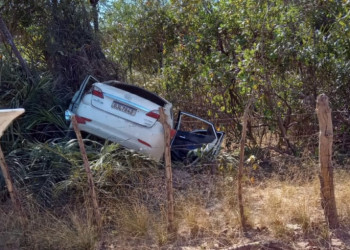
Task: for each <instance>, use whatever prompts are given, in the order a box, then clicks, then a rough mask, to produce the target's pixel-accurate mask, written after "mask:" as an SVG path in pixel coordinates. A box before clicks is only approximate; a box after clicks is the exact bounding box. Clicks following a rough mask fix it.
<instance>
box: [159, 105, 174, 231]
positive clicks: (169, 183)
mask: <svg viewBox="0 0 350 250" xmlns="http://www.w3.org/2000/svg"><path fill="white" fill-rule="evenodd" d="M159 114H160V119H159V120H160V122H161V123H162V125H163V128H164V142H165V143H164V161H165V177H166V189H167V208H168V232H174V191H173V173H172V169H171V152H170V131H171V127H170V125H169V124H168V122H167V115H166V114H165V113H164V109H163V108H162V107H160V108H159Z"/></svg>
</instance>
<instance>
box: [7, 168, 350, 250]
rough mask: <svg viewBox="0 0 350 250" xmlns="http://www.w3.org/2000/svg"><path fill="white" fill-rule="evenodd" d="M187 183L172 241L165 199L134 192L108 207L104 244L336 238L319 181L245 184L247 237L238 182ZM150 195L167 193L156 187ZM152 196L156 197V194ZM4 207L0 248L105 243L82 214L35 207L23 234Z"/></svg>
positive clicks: (348, 177) (206, 179) (348, 193)
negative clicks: (322, 203)
mask: <svg viewBox="0 0 350 250" xmlns="http://www.w3.org/2000/svg"><path fill="white" fill-rule="evenodd" d="M159 176H160V177H161V175H159ZM187 178H188V181H189V183H187V185H186V189H181V188H180V189H177V190H175V204H176V208H175V212H176V214H175V224H176V229H177V231H176V233H175V235H171V234H169V233H168V232H167V230H166V228H167V224H166V216H165V215H166V213H165V212H166V211H165V207H166V203H165V200H164V196H162V195H159V197H158V198H156V199H153V200H152V202H151V203H150V202H149V201H151V199H150V198H144V197H141V196H140V192H139V190H137V191H133V192H130V193H129V196H128V197H127V198H125V197H124V198H123V199H116V200H115V201H113V202H112V201H110V202H109V203H103V204H104V205H103V208H102V209H103V217H104V228H103V235H104V236H103V241H104V242H105V243H106V244H107V245H108V246H109V247H110V248H109V249H123V248H128V249H130V248H131V249H136V248H139V247H141V248H145V249H146V248H158V247H164V248H180V247H182V246H196V247H198V248H201V247H202V248H207V249H212V248H221V247H228V246H233V245H236V244H242V243H246V242H251V241H263V240H270V239H279V240H281V241H284V242H288V243H290V244H294V245H295V246H297V244H298V242H300V241H305V239H308V241H310V240H312V242H313V244H315V245H316V246H319V247H326V246H328V247H329V246H331V239H332V238H333V239H334V237H335V236H334V234H333V233H332V232H331V231H329V230H328V228H327V226H326V223H325V221H324V216H323V212H322V209H321V207H320V195H319V181H318V178H317V177H315V178H313V179H311V180H307V181H306V180H305V178H303V180H299V181H298V180H296V179H295V178H294V179H293V181H290V180H284V181H281V180H279V178H268V179H263V180H259V181H255V183H253V184H252V183H250V182H246V183H245V185H244V195H243V197H244V201H245V212H246V216H247V219H248V224H249V230H248V234H249V237H246V236H244V235H243V234H242V233H241V232H240V230H239V225H240V223H239V216H238V209H237V200H236V196H237V194H236V183H235V181H234V178H232V177H231V176H230V175H229V174H224V175H221V176H211V175H206V174H197V175H193V176H191V177H186V178H185V179H187ZM163 181H164V180H163V179H159V182H163ZM152 182H155V180H152ZM335 182H336V185H335V186H336V200H337V206H338V213H339V218H340V221H341V227H342V228H344V231H346V230H348V229H349V228H350V219H349V218H350V199H349V197H350V174H349V173H348V172H345V171H338V172H337V173H336V175H335ZM156 185H157V184H155V186H156ZM142 188H143V190H142V192H143V194H144V193H147V187H142ZM152 192H155V193H161V192H165V190H164V189H163V188H159V189H158V190H157V189H154V186H153V187H152ZM149 195H150V194H149ZM150 197H156V196H155V195H154V193H152V196H150ZM1 209H2V211H0V212H1V216H0V225H1V226H0V249H17V248H23V249H96V248H97V247H96V246H98V244H100V243H99V241H101V238H99V234H98V233H97V231H96V229H95V227H94V226H93V225H92V224H91V223H90V221H92V220H91V218H90V216H88V215H89V213H87V212H86V211H85V209H67V208H62V210H61V211H60V212H59V215H57V214H53V213H52V212H48V211H45V210H43V209H41V208H37V207H35V206H31V208H30V209H29V215H30V219H29V222H28V226H27V228H26V229H25V230H22V229H21V225H20V222H19V221H18V219H17V218H16V216H15V215H14V214H13V213H12V212H9V209H8V207H6V208H5V206H3V207H1ZM4 215H5V216H4ZM174 236H175V237H174ZM344 241H346V239H345V240H344ZM327 244H328V245H327ZM142 246H143V247H142ZM107 249H108V248H107Z"/></svg>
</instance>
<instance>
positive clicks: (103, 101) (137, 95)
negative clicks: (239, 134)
mask: <svg viewBox="0 0 350 250" xmlns="http://www.w3.org/2000/svg"><path fill="white" fill-rule="evenodd" d="M160 107H163V108H164V112H165V114H166V115H167V117H168V124H170V126H171V128H172V133H171V134H172V159H173V160H175V161H184V160H185V159H190V160H191V161H193V160H194V159H197V158H198V157H200V156H201V155H203V154H204V153H205V154H206V155H210V156H212V157H214V156H216V155H217V154H218V152H219V150H220V145H221V143H222V140H223V137H224V133H223V132H218V131H216V130H215V127H214V125H213V124H212V123H210V122H208V121H206V120H204V119H201V118H199V117H196V116H194V115H192V114H189V113H185V112H180V114H179V117H178V120H177V124H176V126H175V127H174V126H173V124H174V122H173V112H172V104H171V103H170V102H168V101H167V100H165V99H163V98H161V97H160V96H158V95H156V94H154V93H151V92H149V91H147V90H145V89H143V88H140V87H138V86H135V85H131V84H126V83H122V82H119V81H114V80H113V81H106V82H99V81H98V80H97V79H96V78H94V77H92V76H88V77H86V78H85V80H84V81H83V83H82V84H81V86H80V89H79V90H78V91H77V92H76V93H75V95H74V96H73V99H72V102H71V104H70V106H69V109H68V110H67V111H66V113H65V115H66V120H68V121H69V120H70V117H71V115H73V114H74V115H75V116H76V119H77V122H78V127H79V129H80V130H82V131H85V132H88V133H90V134H93V135H96V136H98V137H101V138H104V139H107V140H110V141H113V142H116V143H119V144H120V145H122V146H124V147H126V148H129V149H133V150H135V151H137V152H140V153H143V154H145V155H148V156H150V157H151V158H153V159H154V160H156V161H159V160H160V159H161V158H162V156H163V154H164V130H163V126H162V124H161V123H160V122H159V121H158V119H159V111H158V110H159V108H160ZM191 121H192V123H191ZM189 156H190V157H189Z"/></svg>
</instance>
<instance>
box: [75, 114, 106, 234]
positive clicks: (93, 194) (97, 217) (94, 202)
mask: <svg viewBox="0 0 350 250" xmlns="http://www.w3.org/2000/svg"><path fill="white" fill-rule="evenodd" d="M71 120H72V124H73V128H74V131H75V134H76V135H77V139H78V143H79V148H80V153H81V156H82V158H83V162H84V168H85V171H86V174H87V177H88V183H89V190H90V198H91V202H92V206H93V209H94V215H95V221H96V224H97V226H98V227H99V228H101V226H102V219H101V214H100V209H99V206H98V201H97V196H96V192H95V185H94V180H93V177H92V173H91V169H90V164H89V160H88V158H87V155H86V150H85V146H84V142H83V139H82V137H81V133H80V130H79V128H78V122H77V119H76V118H75V115H72V116H71Z"/></svg>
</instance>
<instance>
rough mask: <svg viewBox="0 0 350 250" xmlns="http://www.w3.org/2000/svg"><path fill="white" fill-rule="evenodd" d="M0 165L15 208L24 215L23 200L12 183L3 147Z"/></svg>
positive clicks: (0, 154) (0, 150) (0, 152)
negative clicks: (20, 199) (21, 200)
mask: <svg viewBox="0 0 350 250" xmlns="http://www.w3.org/2000/svg"><path fill="white" fill-rule="evenodd" d="M0 166H1V171H2V173H3V175H4V179H5V183H6V186H7V190H8V191H9V194H10V198H11V201H12V204H13V206H14V208H15V210H16V211H17V212H18V213H19V214H20V215H22V206H21V202H20V201H19V198H18V194H17V191H16V188H15V187H14V186H13V184H12V180H11V176H10V171H9V168H8V166H7V164H6V160H5V156H4V153H3V152H2V149H1V147H0Z"/></svg>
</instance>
